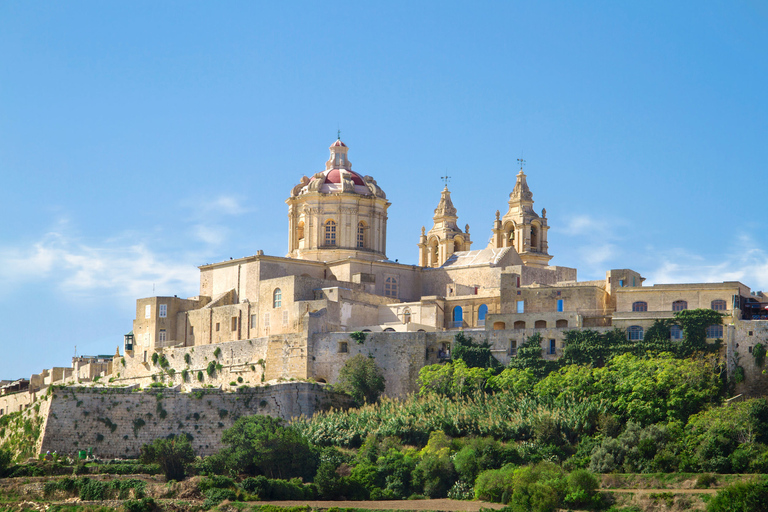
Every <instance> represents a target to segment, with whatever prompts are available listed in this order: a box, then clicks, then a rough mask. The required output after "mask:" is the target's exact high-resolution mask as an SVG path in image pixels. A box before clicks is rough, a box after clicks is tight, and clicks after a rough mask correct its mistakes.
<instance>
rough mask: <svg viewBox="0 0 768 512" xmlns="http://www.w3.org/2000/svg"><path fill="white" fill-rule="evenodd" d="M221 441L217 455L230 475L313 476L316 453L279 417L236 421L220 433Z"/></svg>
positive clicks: (285, 477) (261, 417) (249, 417)
mask: <svg viewBox="0 0 768 512" xmlns="http://www.w3.org/2000/svg"><path fill="white" fill-rule="evenodd" d="M221 442H222V443H223V444H224V445H225V446H226V448H224V449H223V450H222V451H221V452H219V453H220V456H221V457H222V458H223V461H224V467H226V468H227V469H228V470H229V471H230V473H243V474H246V475H253V476H255V475H264V476H266V477H269V478H281V479H289V478H294V477H302V478H304V479H305V480H311V479H312V477H313V476H314V475H315V470H316V468H317V461H318V457H317V454H316V453H315V451H314V450H313V449H312V448H311V447H310V445H309V443H308V442H307V440H306V439H304V437H303V436H302V435H301V434H300V433H299V432H298V431H297V430H296V429H294V428H293V427H291V426H288V425H286V424H285V422H284V421H283V420H281V419H279V418H273V417H271V416H260V415H259V416H246V417H242V418H238V420H237V421H236V422H235V424H234V425H232V427H230V428H228V429H227V430H225V431H224V433H223V434H222V436H221Z"/></svg>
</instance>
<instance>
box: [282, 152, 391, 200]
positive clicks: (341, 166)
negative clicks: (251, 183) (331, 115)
mask: <svg viewBox="0 0 768 512" xmlns="http://www.w3.org/2000/svg"><path fill="white" fill-rule="evenodd" d="M329 149H330V150H331V156H330V158H329V159H328V161H327V162H325V171H323V172H319V173H317V174H315V175H314V176H312V177H311V178H307V177H306V176H305V177H304V178H302V180H301V182H300V183H299V184H298V185H296V186H295V187H294V188H293V191H292V192H291V195H292V196H294V197H295V196H300V195H303V194H307V193H312V192H319V193H321V194H340V193H351V194H359V195H361V196H374V197H380V198H383V199H386V197H387V196H386V194H385V193H384V191H383V190H381V188H380V187H379V186H378V185H377V184H376V180H374V179H373V178H372V177H370V176H361V175H360V174H358V173H356V172H355V171H353V170H352V162H350V161H349V158H347V152H348V151H349V148H348V147H347V145H346V144H344V143H343V142H342V141H341V139H337V140H336V141H335V142H334V143H333V144H331V147H330V148H329Z"/></svg>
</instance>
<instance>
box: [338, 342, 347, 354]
mask: <svg viewBox="0 0 768 512" xmlns="http://www.w3.org/2000/svg"><path fill="white" fill-rule="evenodd" d="M347 352H349V345H347V342H346V341H342V342H340V343H339V353H341V354H346V353H347Z"/></svg>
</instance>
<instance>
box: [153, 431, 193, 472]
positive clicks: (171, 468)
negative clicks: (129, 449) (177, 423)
mask: <svg viewBox="0 0 768 512" xmlns="http://www.w3.org/2000/svg"><path fill="white" fill-rule="evenodd" d="M194 459H195V453H194V450H193V449H192V443H190V441H189V438H188V437H187V436H186V434H182V435H179V436H172V437H170V438H167V439H155V440H154V441H153V442H152V443H151V444H145V445H144V446H142V448H141V462H143V463H144V464H151V463H157V464H158V465H159V466H160V469H161V470H162V471H163V474H165V478H166V480H183V479H184V476H185V471H184V466H185V465H186V464H189V463H190V462H192V461H193V460H194Z"/></svg>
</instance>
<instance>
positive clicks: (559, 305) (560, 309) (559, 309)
mask: <svg viewBox="0 0 768 512" xmlns="http://www.w3.org/2000/svg"><path fill="white" fill-rule="evenodd" d="M557 312H558V313H562V312H563V299H557Z"/></svg>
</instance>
